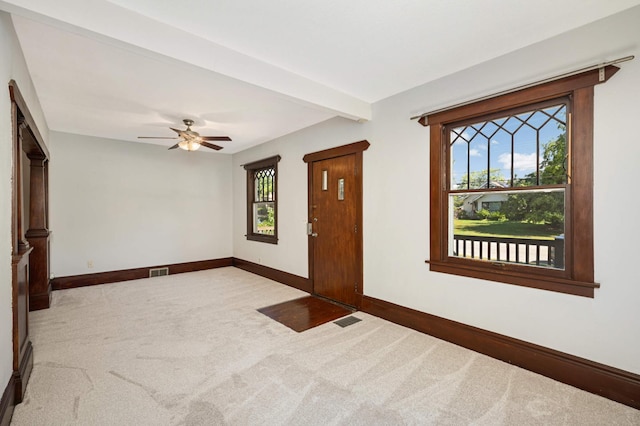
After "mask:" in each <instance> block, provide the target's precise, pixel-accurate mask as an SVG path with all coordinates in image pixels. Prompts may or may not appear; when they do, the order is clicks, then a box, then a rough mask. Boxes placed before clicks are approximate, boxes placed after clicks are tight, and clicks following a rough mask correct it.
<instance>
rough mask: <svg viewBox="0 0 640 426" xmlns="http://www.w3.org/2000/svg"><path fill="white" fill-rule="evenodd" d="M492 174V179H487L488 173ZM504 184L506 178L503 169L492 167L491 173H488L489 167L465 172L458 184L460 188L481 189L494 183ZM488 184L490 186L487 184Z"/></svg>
mask: <svg viewBox="0 0 640 426" xmlns="http://www.w3.org/2000/svg"><path fill="white" fill-rule="evenodd" d="M489 174H490V177H491V179H490V180H489V179H487V175H489ZM496 182H497V183H499V184H503V183H505V178H504V176H503V175H502V170H500V169H491V170H490V173H487V169H484V170H477V171H475V172H471V173H469V174H467V173H465V174H464V175H463V176H462V179H461V180H460V183H459V184H458V189H480V188H491V187H492V184H493V183H496ZM487 185H488V186H487Z"/></svg>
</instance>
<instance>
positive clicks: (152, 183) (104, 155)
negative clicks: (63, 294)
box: [49, 132, 232, 276]
mask: <svg viewBox="0 0 640 426" xmlns="http://www.w3.org/2000/svg"><path fill="white" fill-rule="evenodd" d="M51 145H52V147H53V149H54V150H55V157H54V161H51V163H50V169H49V177H50V179H49V180H50V225H51V229H52V231H53V233H52V237H51V272H52V273H53V274H54V275H56V276H69V275H79V274H87V273H95V272H103V271H115V270H121V269H128V268H138V267H146V266H154V265H161V264H168V263H181V262H191V261H198V260H208V259H217V258H223V257H230V256H232V240H231V226H230V225H231V222H232V218H231V217H232V210H231V205H232V203H231V187H232V185H231V156H230V155H225V154H219V153H206V152H194V153H191V152H186V151H183V150H180V149H177V150H171V151H169V150H167V149H166V148H164V147H161V146H158V145H151V144H132V143H130V142H123V141H115V140H109V139H100V138H94V137H89V136H80V135H74V134H67V133H58V132H52V133H51ZM88 262H93V268H89V267H88Z"/></svg>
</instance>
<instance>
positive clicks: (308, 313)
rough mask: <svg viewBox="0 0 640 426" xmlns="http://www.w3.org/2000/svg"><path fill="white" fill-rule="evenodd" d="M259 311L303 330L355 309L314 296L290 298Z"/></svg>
mask: <svg viewBox="0 0 640 426" xmlns="http://www.w3.org/2000/svg"><path fill="white" fill-rule="evenodd" d="M258 312H260V313H262V314H264V315H266V316H268V317H269V318H271V319H273V320H276V321H278V322H279V323H281V324H284V325H286V326H287V327H289V328H290V329H292V330H294V331H297V332H301V331H305V330H308V329H310V328H313V327H316V326H318V325H322V324H324V323H327V322H329V321H333V320H336V319H338V318H341V317H343V316H345V315H349V314H352V313H353V310H351V309H348V308H346V307H344V306H341V305H338V304H336V303H332V302H330V301H327V300H325V299H321V298H319V297H314V296H306V297H302V298H300V299H294V300H289V301H288V302H283V303H278V304H276V305H271V306H267V307H264V308H260V309H258Z"/></svg>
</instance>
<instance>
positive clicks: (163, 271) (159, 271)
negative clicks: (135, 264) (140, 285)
mask: <svg viewBox="0 0 640 426" xmlns="http://www.w3.org/2000/svg"><path fill="white" fill-rule="evenodd" d="M163 275H169V268H154V269H149V278H153V277H161V276H163Z"/></svg>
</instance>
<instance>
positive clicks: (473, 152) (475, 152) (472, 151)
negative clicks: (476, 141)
mask: <svg viewBox="0 0 640 426" xmlns="http://www.w3.org/2000/svg"><path fill="white" fill-rule="evenodd" d="M469 155H470V156H472V157H480V151H478V150H477V149H475V148H474V149H470V150H469Z"/></svg>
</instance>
